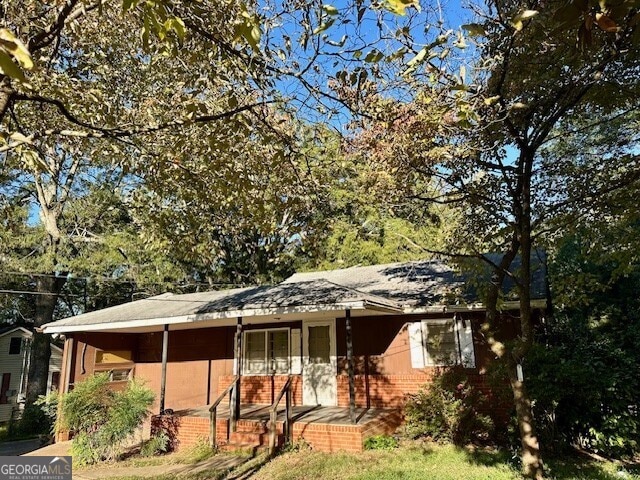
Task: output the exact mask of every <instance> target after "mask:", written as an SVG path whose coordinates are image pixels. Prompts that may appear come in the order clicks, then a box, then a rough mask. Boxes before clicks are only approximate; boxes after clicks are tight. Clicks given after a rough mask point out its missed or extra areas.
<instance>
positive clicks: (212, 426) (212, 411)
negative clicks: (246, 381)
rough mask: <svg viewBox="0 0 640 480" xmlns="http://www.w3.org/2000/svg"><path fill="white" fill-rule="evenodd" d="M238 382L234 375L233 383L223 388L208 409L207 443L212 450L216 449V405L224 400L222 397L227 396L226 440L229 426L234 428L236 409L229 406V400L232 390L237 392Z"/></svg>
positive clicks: (237, 377)
mask: <svg viewBox="0 0 640 480" xmlns="http://www.w3.org/2000/svg"><path fill="white" fill-rule="evenodd" d="M239 381H240V375H236V376H235V377H234V379H233V381H232V382H231V383H230V384H229V386H228V387H227V388H225V390H224V392H222V393H221V394H220V395H219V396H218V399H217V400H216V401H215V402H213V404H212V405H211V407H209V443H210V444H211V447H212V448H216V447H217V442H216V421H217V419H218V405H220V403H221V402H222V400H224V397H226V396H227V395H229V428H227V440H228V439H229V433H230V430H231V424H232V423H233V425H234V426H235V421H236V420H237V418H235V417H236V408H235V405H231V398H232V395H230V394H231V393H232V391H233V390H235V391H237V386H238V382H239Z"/></svg>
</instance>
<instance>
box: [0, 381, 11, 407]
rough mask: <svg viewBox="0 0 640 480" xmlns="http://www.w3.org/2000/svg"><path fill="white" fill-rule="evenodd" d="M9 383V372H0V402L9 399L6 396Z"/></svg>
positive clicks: (6, 401)
mask: <svg viewBox="0 0 640 480" xmlns="http://www.w3.org/2000/svg"><path fill="white" fill-rule="evenodd" d="M10 383H11V374H10V373H3V374H2V387H1V388H0V404H7V403H9V399H8V398H7V392H8V391H9V384H10Z"/></svg>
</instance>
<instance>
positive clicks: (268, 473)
mask: <svg viewBox="0 0 640 480" xmlns="http://www.w3.org/2000/svg"><path fill="white" fill-rule="evenodd" d="M548 470H549V471H548V474H549V478H550V479H557V480H582V479H585V480H586V479H595V480H614V479H615V480H640V470H639V469H632V470H635V473H630V472H629V468H623V467H622V466H621V465H618V464H616V463H613V462H598V461H595V460H591V459H579V458H571V459H564V460H551V461H550V462H549V469H548ZM251 478H252V479H255V480H307V479H308V480H311V479H322V480H343V479H344V480H352V479H353V480H355V479H357V480H387V479H388V480H392V479H393V480H397V479H403V480H414V479H415V480H429V479H434V480H463V479H464V480H474V479H478V480H479V479H491V480H516V479H519V478H521V476H520V475H519V473H518V469H517V467H515V466H514V464H513V463H512V462H511V461H510V457H509V455H508V454H506V453H505V452H497V451H477V450H472V449H462V448H456V447H453V446H448V445H447V446H444V445H432V444H425V445H412V446H404V447H401V448H398V449H395V450H386V451H382V450H378V451H368V452H364V453H361V454H344V453H342V454H325V453H318V452H311V451H301V452H295V453H285V454H283V455H281V456H279V457H278V458H276V459H274V460H273V461H271V462H270V463H268V464H267V465H266V466H264V467H263V468H262V469H260V470H259V471H258V472H257V474H256V475H255V476H253V477H251Z"/></svg>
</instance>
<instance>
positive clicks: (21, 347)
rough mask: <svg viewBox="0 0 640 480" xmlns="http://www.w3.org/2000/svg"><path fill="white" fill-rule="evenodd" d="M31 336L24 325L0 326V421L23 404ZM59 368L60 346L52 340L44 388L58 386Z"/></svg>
mask: <svg viewBox="0 0 640 480" xmlns="http://www.w3.org/2000/svg"><path fill="white" fill-rule="evenodd" d="M32 336H33V334H32V333H31V332H30V331H29V330H27V329H26V328H24V327H16V326H6V327H4V328H1V329H0V376H1V378H2V381H1V383H0V423H4V422H8V421H9V420H11V418H12V417H13V418H16V416H17V415H19V413H20V412H21V411H22V409H23V408H24V404H25V400H26V393H27V382H28V381H29V359H30V354H31V337H32ZM61 369H62V349H61V348H60V347H58V346H56V345H53V344H52V345H51V360H50V361H49V377H48V382H47V391H48V392H50V391H51V390H53V389H55V388H58V383H59V381H60V370H61Z"/></svg>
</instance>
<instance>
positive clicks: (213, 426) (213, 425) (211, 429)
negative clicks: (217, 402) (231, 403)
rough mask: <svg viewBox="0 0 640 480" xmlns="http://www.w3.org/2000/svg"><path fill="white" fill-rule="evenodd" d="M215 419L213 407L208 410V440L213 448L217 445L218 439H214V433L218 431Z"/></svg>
mask: <svg viewBox="0 0 640 480" xmlns="http://www.w3.org/2000/svg"><path fill="white" fill-rule="evenodd" d="M217 420H218V418H217V414H216V409H215V408H214V409H213V410H211V411H210V412H209V442H210V443H211V448H213V449H214V450H215V449H216V447H217V446H218V441H217V439H216V435H217V433H218V432H217V425H216V422H217Z"/></svg>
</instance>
